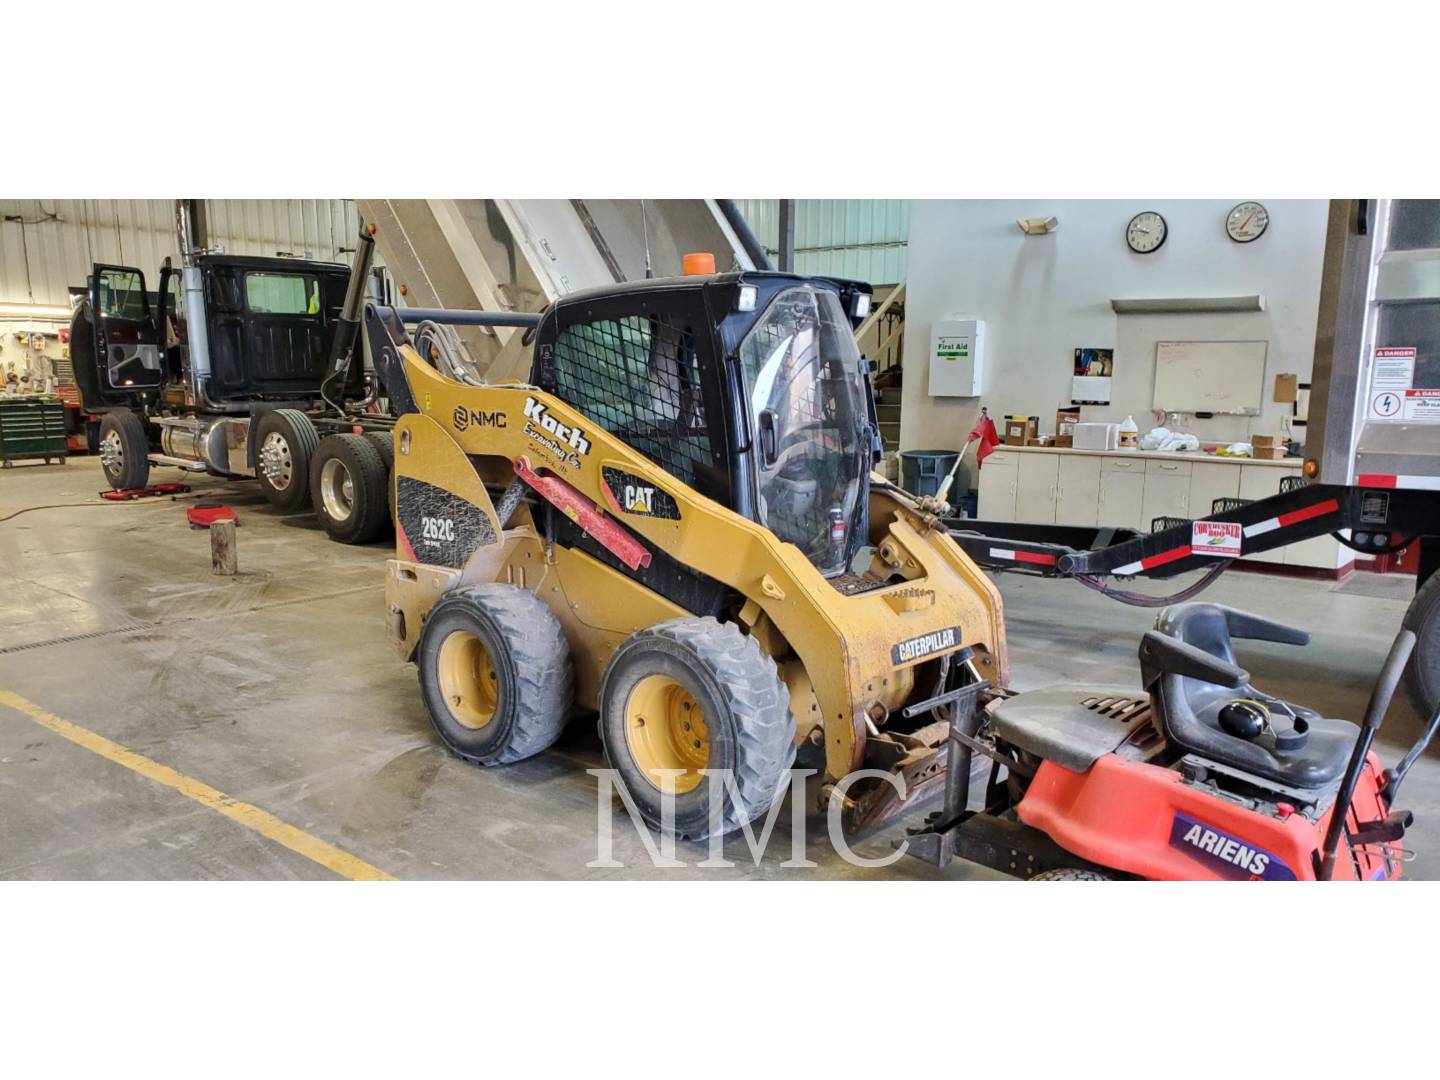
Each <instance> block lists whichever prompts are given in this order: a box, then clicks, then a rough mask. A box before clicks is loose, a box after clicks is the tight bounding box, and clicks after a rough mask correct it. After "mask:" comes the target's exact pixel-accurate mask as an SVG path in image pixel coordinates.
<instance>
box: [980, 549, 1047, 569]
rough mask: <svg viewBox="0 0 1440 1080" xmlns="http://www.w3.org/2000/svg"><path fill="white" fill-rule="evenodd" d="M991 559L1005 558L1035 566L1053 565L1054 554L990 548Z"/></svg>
mask: <svg viewBox="0 0 1440 1080" xmlns="http://www.w3.org/2000/svg"><path fill="white" fill-rule="evenodd" d="M990 557H991V558H992V559H1007V560H1009V561H1010V562H1023V563H1033V564H1034V565H1036V566H1054V565H1055V556H1054V555H1042V554H1041V553H1040V552H1038V551H1015V550H1014V549H1012V548H994V547H992V548H991V549H990Z"/></svg>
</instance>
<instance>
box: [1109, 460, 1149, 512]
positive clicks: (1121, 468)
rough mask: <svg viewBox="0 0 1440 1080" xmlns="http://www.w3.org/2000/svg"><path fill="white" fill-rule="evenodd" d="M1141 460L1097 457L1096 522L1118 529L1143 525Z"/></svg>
mask: <svg viewBox="0 0 1440 1080" xmlns="http://www.w3.org/2000/svg"><path fill="white" fill-rule="evenodd" d="M1144 510H1145V461H1144V459H1142V458H1133V457H1127V458H1110V457H1102V458H1101V459H1100V493H1099V514H1100V524H1101V525H1102V526H1109V527H1112V528H1120V529H1140V528H1143V526H1142V525H1141V522H1140V517H1141V514H1142V513H1144Z"/></svg>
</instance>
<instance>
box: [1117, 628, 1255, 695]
mask: <svg viewBox="0 0 1440 1080" xmlns="http://www.w3.org/2000/svg"><path fill="white" fill-rule="evenodd" d="M1140 674H1141V678H1142V680H1143V682H1144V685H1145V688H1146V689H1147V690H1148V689H1150V688H1151V687H1152V686H1154V684H1155V683H1156V682H1157V681H1158V680H1159V678H1160V676H1161V675H1180V676H1183V677H1185V678H1187V679H1199V680H1200V681H1201V682H1207V683H1212V684H1214V685H1215V686H1224V687H1226V688H1228V689H1230V690H1238V689H1239V688H1240V687H1242V686H1244V685H1245V684H1246V683H1248V682H1249V681H1250V673H1249V672H1248V671H1246V670H1245V669H1244V668H1242V667H1240V666H1239V665H1238V664H1232V663H1229V662H1228V661H1225V660H1221V659H1220V658H1219V657H1217V656H1211V655H1210V654H1209V653H1208V652H1206V651H1205V650H1204V649H1198V648H1196V647H1195V646H1194V645H1190V644H1187V643H1186V642H1184V641H1181V640H1180V639H1179V638H1174V637H1171V636H1170V635H1169V634H1164V633H1161V632H1160V631H1159V630H1147V631H1146V632H1145V636H1144V637H1142V638H1141V639H1140Z"/></svg>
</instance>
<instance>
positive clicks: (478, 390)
mask: <svg viewBox="0 0 1440 1080" xmlns="http://www.w3.org/2000/svg"><path fill="white" fill-rule="evenodd" d="M712 265H713V263H712ZM869 303H870V289H869V286H866V285H861V284H859V283H856V282H848V281H839V280H833V279H822V278H804V277H797V276H794V275H791V274H783V273H774V272H751V271H737V272H731V273H720V274H716V273H702V274H698V275H692V276H685V277H678V278H667V279H652V280H645V281H637V282H632V283H627V284H618V285H615V286H613V287H609V288H604V289H598V290H591V291H587V292H581V293H575V294H571V295H569V296H565V297H563V298H562V299H560V300H557V301H555V302H554V303H552V304H551V305H550V306H549V307H548V308H547V309H546V310H545V311H544V313H543V314H541V315H539V316H535V315H530V316H525V315H510V314H504V313H482V312H436V311H423V312H421V311H401V310H397V309H390V308H381V307H375V306H371V307H370V308H369V309H368V310H367V312H366V332H367V334H368V335H369V340H370V345H371V355H372V357H373V358H374V361H375V364H376V367H377V368H378V369H379V371H380V372H381V375H382V378H383V379H384V382H385V385H386V388H387V390H388V392H389V397H390V401H391V405H392V409H393V410H394V412H395V414H396V415H397V417H398V420H397V423H396V427H395V439H394V450H395V469H394V478H395V479H394V484H395V487H394V491H393V497H394V499H395V502H396V508H395V522H396V536H397V549H398V550H397V553H396V555H397V557H396V558H395V559H394V560H392V561H391V562H389V563H388V570H387V581H386V603H387V606H388V611H389V635H390V638H391V640H392V642H393V644H394V645H395V646H396V648H397V649H398V650H399V652H400V654H401V655H402V656H404V657H405V658H407V659H412V660H413V661H414V662H415V663H416V664H417V666H418V668H419V678H420V686H421V691H422V694H423V697H424V701H425V706H426V708H427V710H428V712H429V714H430V717H431V719H432V721H433V722H434V725H435V727H436V729H437V730H438V732H439V734H440V736H441V738H442V739H444V741H445V742H446V744H447V745H448V746H449V747H450V748H451V749H452V750H454V751H455V752H456V753H457V754H459V755H461V756H462V757H464V758H466V759H468V760H470V761H474V762H477V763H480V764H484V765H496V764H504V763H508V762H514V761H519V760H521V759H522V758H527V757H530V756H531V755H533V754H536V753H539V752H540V751H542V750H544V749H545V748H546V747H548V746H550V745H551V744H552V743H553V742H554V741H555V740H556V739H557V738H558V737H559V735H560V734H561V731H562V729H563V727H564V725H565V724H566V721H567V719H568V718H569V716H570V715H571V714H572V712H573V711H575V710H576V709H577V708H579V709H582V710H583V709H590V708H593V709H595V710H596V711H597V712H598V713H599V727H600V732H601V737H602V740H603V743H604V749H605V753H606V756H607V758H608V759H609V761H610V763H611V766H612V767H613V768H614V769H615V770H616V771H617V772H618V773H619V776H620V778H621V782H622V783H623V784H624V786H625V788H626V791H627V793H628V794H629V795H630V796H631V797H632V798H633V800H634V803H635V805H636V806H637V808H639V809H640V811H641V812H642V813H643V814H644V815H645V816H646V818H647V820H649V821H650V822H651V823H652V824H654V825H656V826H657V827H658V826H661V825H662V816H663V814H662V810H663V803H664V801H665V800H664V799H663V798H662V792H668V793H670V794H672V795H673V796H674V802H673V808H674V816H673V820H672V821H670V822H665V823H664V824H667V825H669V826H670V827H672V828H673V830H674V831H675V832H676V833H677V834H679V835H682V836H687V837H691V838H697V839H698V838H701V837H704V836H707V835H710V834H711V833H713V832H715V831H717V830H720V831H728V830H730V829H733V828H736V827H738V826H739V825H740V824H741V823H743V822H748V821H750V820H753V819H754V818H756V817H757V816H761V815H763V814H764V813H765V812H766V811H767V810H768V808H769V807H770V805H771V803H772V800H773V799H774V798H775V796H776V795H777V794H778V792H779V790H780V788H781V786H782V784H783V782H784V781H785V779H786V778H787V770H788V769H789V767H790V765H791V763H792V761H794V759H795V752H796V749H797V748H801V749H808V750H809V751H820V750H823V762H824V772H825V775H826V779H827V784H826V785H825V787H824V788H823V790H822V795H823V797H824V798H826V799H827V800H828V799H831V798H839V799H840V800H841V802H842V806H843V808H844V812H845V816H844V819H843V820H844V821H845V824H846V825H847V827H849V828H851V829H860V828H868V827H871V826H873V825H876V824H878V823H879V821H881V820H884V819H887V818H889V817H891V816H892V815H893V813H894V811H895V810H896V809H897V808H898V806H899V805H901V800H902V798H903V800H904V801H910V800H913V799H915V798H916V797H917V796H918V795H920V794H922V793H924V792H925V791H927V790H930V789H937V788H938V783H939V782H940V781H941V780H942V779H943V775H944V746H945V738H946V733H947V722H946V720H945V719H944V718H945V717H946V716H948V711H947V708H948V707H949V706H950V705H952V704H953V703H955V702H956V701H957V700H959V699H960V698H962V697H973V696H974V693H975V692H976V691H978V689H979V687H980V686H981V685H982V684H990V685H1003V684H1004V683H1005V681H1006V676H1007V672H1006V653H1005V632H1004V623H1003V616H1002V609H1001V601H1000V597H999V594H998V593H997V591H996V590H995V587H994V586H993V585H992V584H991V582H990V581H989V579H988V578H987V577H986V576H985V574H984V573H983V572H982V571H980V570H979V569H978V568H977V567H976V565H975V564H974V563H972V562H971V561H970V559H969V558H967V557H966V555H965V554H964V552H963V551H962V550H961V549H960V548H959V547H958V546H957V545H956V544H955V542H954V541H953V540H952V539H951V538H950V536H949V534H948V532H947V530H946V528H945V526H944V525H943V523H942V521H941V514H940V513H939V508H938V507H937V506H935V505H933V504H928V503H922V502H918V501H917V500H915V499H914V498H913V497H911V496H909V495H907V494H906V493H904V492H903V491H901V490H900V489H898V488H895V487H893V486H891V485H889V484H887V483H886V482H884V481H883V480H881V479H880V478H879V477H878V475H872V473H871V467H872V465H873V464H874V462H875V459H876V455H877V449H878V445H879V443H878V436H877V430H878V428H877V424H876V420H875V411H874V404H873V395H872V392H871V388H870V382H869V365H868V362H866V361H865V360H863V359H862V357H861V356H860V354H859V351H858V349H857V347H856V344H855V339H854V336H853V331H854V327H855V326H856V325H857V324H858V321H859V320H860V319H861V318H863V316H864V314H865V313H866V311H867V310H868V307H869ZM402 319H403V320H404V322H417V321H421V320H432V321H442V320H443V321H450V322H474V323H480V324H485V323H489V324H492V325H503V326H512V327H513V326H524V327H525V328H526V330H525V332H526V334H527V335H528V336H530V337H531V339H532V344H533V361H532V370H531V375H530V381H529V383H527V384H500V385H487V384H485V383H484V382H483V381H482V380H481V379H479V378H475V377H467V375H466V373H465V371H464V370H463V365H462V366H461V367H460V368H457V367H456V365H454V364H453V363H445V362H439V363H438V364H432V363H431V362H430V361H432V360H437V361H439V360H443V358H442V357H441V356H440V351H441V350H440V348H439V347H438V346H437V345H435V344H422V349H421V351H417V349H416V347H415V343H414V342H413V341H412V339H411V338H410V337H409V336H408V335H407V333H406V331H405V329H404V322H402ZM430 340H431V341H435V340H438V339H435V338H433V337H432V339H430ZM422 351H423V352H424V353H426V355H422ZM442 370H443V371H447V372H448V374H442ZM817 756H818V755H817ZM705 769H710V770H717V771H722V772H723V774H728V776H729V777H731V778H732V782H731V783H730V784H728V785H723V784H715V783H713V782H706V781H705V777H704V776H703V775H702V772H701V770H705ZM860 769H870V770H876V772H875V773H872V774H870V775H868V776H867V777H864V778H856V777H853V776H851V774H852V773H854V772H856V771H857V770H860ZM847 777H849V778H850V779H849V781H847V782H845V783H841V781H842V780H844V779H845V778H847ZM896 777H899V778H901V779H902V780H903V783H901V782H899V781H897V780H896ZM901 789H903V796H902V791H901Z"/></svg>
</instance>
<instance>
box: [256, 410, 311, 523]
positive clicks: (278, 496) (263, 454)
mask: <svg viewBox="0 0 1440 1080" xmlns="http://www.w3.org/2000/svg"><path fill="white" fill-rule="evenodd" d="M319 441H320V436H319V435H318V434H316V432H315V425H314V424H312V423H311V422H310V418H309V417H308V416H306V415H305V414H304V413H302V412H300V411H299V410H297V409H275V410H273V411H272V412H267V413H266V414H265V415H264V416H262V417H260V422H259V423H258V424H256V425H255V445H256V451H255V475H256V476H257V477H258V479H259V480H260V490H261V491H263V492H264V493H265V499H266V501H267V502H269V503H270V505H271V506H273V507H275V508H276V509H278V510H299V509H300V508H301V507H302V506H304V505H305V502H306V499H307V498H308V496H309V494H310V492H309V490H308V489H309V479H310V461H311V459H313V458H314V456H315V447H316V445H317V444H318V443H319Z"/></svg>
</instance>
